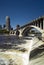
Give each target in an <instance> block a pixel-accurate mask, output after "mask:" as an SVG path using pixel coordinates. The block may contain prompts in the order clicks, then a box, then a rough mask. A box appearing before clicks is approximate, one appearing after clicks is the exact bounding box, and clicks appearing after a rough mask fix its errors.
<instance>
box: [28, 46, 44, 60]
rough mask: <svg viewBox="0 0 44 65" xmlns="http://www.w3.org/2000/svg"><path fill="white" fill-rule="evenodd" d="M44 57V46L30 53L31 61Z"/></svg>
mask: <svg viewBox="0 0 44 65" xmlns="http://www.w3.org/2000/svg"><path fill="white" fill-rule="evenodd" d="M43 55H44V45H41V46H39V47H38V48H36V49H34V50H32V51H31V53H30V57H29V59H30V60H32V59H36V58H39V57H41V56H43Z"/></svg>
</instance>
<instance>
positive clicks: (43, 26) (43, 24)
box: [43, 19, 44, 30]
mask: <svg viewBox="0 0 44 65" xmlns="http://www.w3.org/2000/svg"><path fill="white" fill-rule="evenodd" d="M43 30H44V19H43Z"/></svg>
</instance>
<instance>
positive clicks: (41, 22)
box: [40, 20, 43, 29]
mask: <svg viewBox="0 0 44 65" xmlns="http://www.w3.org/2000/svg"><path fill="white" fill-rule="evenodd" d="M40 28H41V29H43V21H42V20H40Z"/></svg>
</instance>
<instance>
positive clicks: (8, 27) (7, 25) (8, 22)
mask: <svg viewBox="0 0 44 65" xmlns="http://www.w3.org/2000/svg"><path fill="white" fill-rule="evenodd" d="M10 28H11V26H10V17H9V16H6V29H7V30H8V31H10Z"/></svg>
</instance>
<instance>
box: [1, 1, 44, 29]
mask: <svg viewBox="0 0 44 65" xmlns="http://www.w3.org/2000/svg"><path fill="white" fill-rule="evenodd" d="M43 15H44V0H0V24H1V25H3V24H6V16H9V17H10V22H11V26H12V27H13V28H14V29H15V27H16V25H17V24H19V25H21V26H22V25H24V24H26V23H28V22H30V21H31V20H34V19H36V18H38V17H39V16H43Z"/></svg>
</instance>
